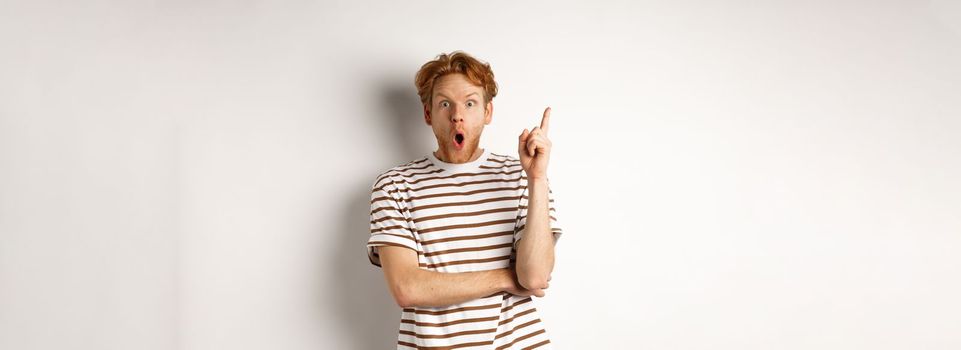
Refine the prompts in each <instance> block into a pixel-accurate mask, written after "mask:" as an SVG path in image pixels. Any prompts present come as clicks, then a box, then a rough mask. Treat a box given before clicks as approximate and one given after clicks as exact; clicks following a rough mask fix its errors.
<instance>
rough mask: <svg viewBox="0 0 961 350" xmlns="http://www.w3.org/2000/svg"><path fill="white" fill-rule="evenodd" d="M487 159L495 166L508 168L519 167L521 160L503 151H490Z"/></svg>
mask: <svg viewBox="0 0 961 350" xmlns="http://www.w3.org/2000/svg"><path fill="white" fill-rule="evenodd" d="M487 161H488V162H489V163H491V164H493V165H494V166H496V167H503V168H510V167H520V166H521V161H520V160H519V159H517V157H513V156H510V155H507V154H503V153H495V152H491V153H490V157H488V158H487Z"/></svg>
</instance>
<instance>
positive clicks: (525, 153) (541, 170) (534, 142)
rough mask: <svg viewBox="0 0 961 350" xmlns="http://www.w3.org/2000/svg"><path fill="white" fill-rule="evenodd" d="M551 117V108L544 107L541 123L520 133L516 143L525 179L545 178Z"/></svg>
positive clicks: (549, 147)
mask: <svg viewBox="0 0 961 350" xmlns="http://www.w3.org/2000/svg"><path fill="white" fill-rule="evenodd" d="M550 118H551V108H550V107H547V108H545V109H544V117H543V118H541V125H540V126H536V127H534V129H533V130H531V131H527V129H524V131H523V132H522V133H521V136H520V138H519V139H518V144H517V153H518V155H519V156H520V160H521V167H522V168H524V172H525V173H527V181H533V180H535V179H546V178H547V163H548V161H549V160H550V157H551V140H550V139H548V138H547V130H548V128H549V123H550Z"/></svg>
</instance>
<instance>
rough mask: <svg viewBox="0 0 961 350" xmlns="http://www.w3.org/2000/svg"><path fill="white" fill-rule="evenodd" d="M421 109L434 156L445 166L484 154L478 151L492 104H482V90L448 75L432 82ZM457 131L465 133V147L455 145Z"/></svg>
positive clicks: (460, 77) (459, 76) (468, 160)
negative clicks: (432, 140)
mask: <svg viewBox="0 0 961 350" xmlns="http://www.w3.org/2000/svg"><path fill="white" fill-rule="evenodd" d="M429 103H430V105H425V106H424V121H425V122H426V123H427V125H430V127H431V129H432V130H433V131H434V137H435V138H436V139H437V150H436V151H434V156H436V157H437V159H440V160H442V161H445V162H447V163H467V162H470V161H474V160H477V158H478V157H480V155H481V154H482V153H483V152H484V150H483V149H479V148H478V145H479V144H480V137H481V134H483V132H484V126H485V125H488V124H490V123H491V118H492V116H493V114H494V103H493V102H491V101H486V103H485V101H484V89H482V88H481V87H480V86H477V85H474V84H472V83H471V82H470V81H469V80H467V77H466V76H464V75H463V74H448V75H445V76H443V77H440V78H439V79H437V81H436V82H434V91H433V94H432V96H431V100H430V101H429ZM457 131H461V132H463V133H464V147H463V148H462V149H458V148H457V147H456V146H455V144H454V135H455V134H456V132H457Z"/></svg>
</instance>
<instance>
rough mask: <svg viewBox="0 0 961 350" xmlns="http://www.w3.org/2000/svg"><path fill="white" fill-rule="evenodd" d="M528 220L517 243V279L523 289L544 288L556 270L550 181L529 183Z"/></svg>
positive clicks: (542, 180) (540, 180)
mask: <svg viewBox="0 0 961 350" xmlns="http://www.w3.org/2000/svg"><path fill="white" fill-rule="evenodd" d="M527 186H528V187H527V192H528V199H527V223H526V224H525V226H524V235H523V237H522V239H521V240H520V242H518V243H517V265H516V268H517V279H518V280H519V281H520V283H521V285H522V286H523V287H524V288H527V289H532V288H545V287H546V286H547V278H548V276H549V275H550V274H551V271H553V270H554V234H553V233H552V232H551V223H550V213H549V210H550V207H549V202H548V200H549V197H548V191H549V189H548V184H547V180H546V179H531V180H530V181H529V182H528V184H527Z"/></svg>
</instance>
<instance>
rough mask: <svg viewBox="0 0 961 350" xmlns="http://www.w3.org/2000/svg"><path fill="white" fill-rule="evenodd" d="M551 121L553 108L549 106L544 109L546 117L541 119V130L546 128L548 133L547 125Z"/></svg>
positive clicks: (545, 130)
mask: <svg viewBox="0 0 961 350" xmlns="http://www.w3.org/2000/svg"><path fill="white" fill-rule="evenodd" d="M550 121H551V108H550V107H547V108H545V109H544V118H542V119H541V130H544V134H545V135H546V134H547V127H548V124H549V122H550Z"/></svg>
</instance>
